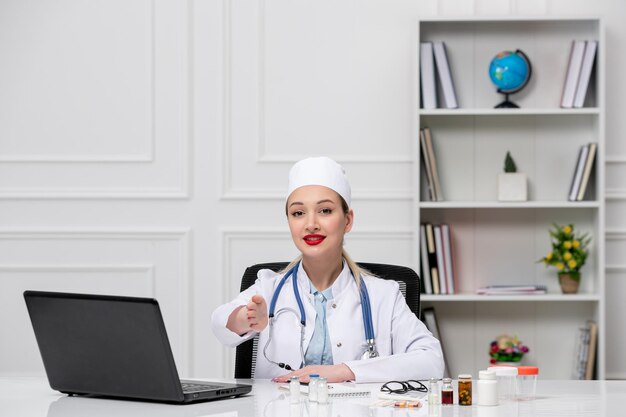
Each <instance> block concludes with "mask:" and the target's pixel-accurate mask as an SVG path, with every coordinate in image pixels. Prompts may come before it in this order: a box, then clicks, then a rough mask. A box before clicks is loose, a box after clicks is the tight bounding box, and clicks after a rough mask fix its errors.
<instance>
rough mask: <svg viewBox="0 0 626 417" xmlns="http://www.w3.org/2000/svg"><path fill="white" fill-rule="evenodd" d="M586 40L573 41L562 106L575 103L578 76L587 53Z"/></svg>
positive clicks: (569, 105)
mask: <svg viewBox="0 0 626 417" xmlns="http://www.w3.org/2000/svg"><path fill="white" fill-rule="evenodd" d="M585 44H586V42H585V41H572V49H571V50H570V55H569V65H568V66H567V76H566V77H565V85H564V86H563V96H562V97H561V107H564V108H571V107H572V106H573V105H574V96H575V95H576V87H577V86H578V78H579V77H580V70H581V67H582V63H583V56H584V54H585Z"/></svg>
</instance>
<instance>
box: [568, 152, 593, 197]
mask: <svg viewBox="0 0 626 417" xmlns="http://www.w3.org/2000/svg"><path fill="white" fill-rule="evenodd" d="M588 153H589V145H583V146H581V147H580V151H579V152H578V162H577V163H576V169H575V170H574V177H573V179H572V185H571V187H570V190H569V196H568V200H569V201H576V200H577V199H578V190H579V189H580V182H581V180H582V179H583V171H584V170H585V162H586V161H587V154H588Z"/></svg>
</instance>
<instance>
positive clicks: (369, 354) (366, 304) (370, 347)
mask: <svg viewBox="0 0 626 417" xmlns="http://www.w3.org/2000/svg"><path fill="white" fill-rule="evenodd" d="M299 266H300V262H298V263H297V264H296V265H295V266H294V267H293V268H291V269H290V270H289V271H288V272H287V273H286V274H285V276H284V277H283V278H282V279H281V280H280V282H279V283H278V287H276V290H275V291H274V295H273V296H272V301H271V302H270V309H269V314H268V318H269V334H268V337H267V342H265V347H264V348H263V356H265V359H267V361H268V362H270V363H273V364H274V365H277V366H278V367H280V368H284V369H286V370H288V371H291V370H293V368H292V367H291V366H289V365H288V364H286V363H283V362H274V361H273V360H271V359H270V358H268V357H267V347H268V346H269V344H270V342H271V341H272V334H273V329H274V322H275V321H276V320H277V319H278V316H280V315H281V314H283V313H286V312H291V313H293V314H295V315H296V316H298V312H296V311H295V310H294V309H293V308H289V307H284V308H281V309H280V310H278V311H275V309H276V301H277V300H278V295H279V294H280V291H281V290H282V289H283V286H284V285H285V282H287V280H288V279H289V277H291V281H292V287H293V293H294V295H295V297H296V302H297V303H298V309H299V310H300V357H301V358H302V362H301V363H302V364H304V361H305V360H304V329H305V327H306V314H305V313H304V305H303V304H302V298H300V291H299V290H298V267H299ZM353 277H354V275H353ZM360 294H361V313H362V314H363V327H365V341H366V343H367V349H366V350H365V352H364V353H363V357H362V358H363V359H370V358H376V357H378V350H376V339H375V337H374V325H373V324H372V308H371V305H370V296H369V294H368V292H367V286H366V285H365V280H363V279H362V280H361V285H360Z"/></svg>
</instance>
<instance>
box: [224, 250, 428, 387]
mask: <svg viewBox="0 0 626 417" xmlns="http://www.w3.org/2000/svg"><path fill="white" fill-rule="evenodd" d="M358 264H359V266H360V267H361V268H364V269H366V270H368V271H370V272H371V273H372V274H374V275H376V276H377V277H380V278H383V279H393V280H395V281H397V282H398V284H399V285H400V291H401V292H402V295H404V297H405V299H406V303H407V305H408V306H409V308H410V309H411V311H412V312H413V313H414V314H415V315H416V316H417V317H418V318H419V317H420V278H419V276H418V275H417V274H416V273H415V271H413V270H412V269H411V268H408V267H406V266H399V265H387V264H373V263H361V262H359V263H358ZM287 265H288V263H287V262H270V263H264V264H256V265H252V266H250V267H248V268H247V269H246V271H245V272H244V273H243V277H242V278H241V291H243V290H245V289H247V288H248V287H250V286H251V285H252V284H254V282H255V281H256V278H257V272H258V271H259V270H260V269H271V270H272V271H280V270H281V269H283V268H285V267H286V266H287ZM257 353H258V337H255V338H253V339H250V340H248V341H246V342H244V343H242V344H240V345H239V346H237V352H236V354H235V378H252V375H253V374H254V367H255V365H256V355H257Z"/></svg>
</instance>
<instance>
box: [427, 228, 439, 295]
mask: <svg viewBox="0 0 626 417" xmlns="http://www.w3.org/2000/svg"><path fill="white" fill-rule="evenodd" d="M425 228H426V244H427V248H428V265H429V266H430V280H431V284H432V287H433V294H440V292H439V291H440V289H439V271H438V270H437V253H436V252H435V236H434V233H433V225H432V224H430V223H426V224H425Z"/></svg>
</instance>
